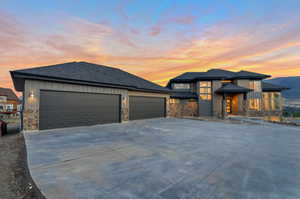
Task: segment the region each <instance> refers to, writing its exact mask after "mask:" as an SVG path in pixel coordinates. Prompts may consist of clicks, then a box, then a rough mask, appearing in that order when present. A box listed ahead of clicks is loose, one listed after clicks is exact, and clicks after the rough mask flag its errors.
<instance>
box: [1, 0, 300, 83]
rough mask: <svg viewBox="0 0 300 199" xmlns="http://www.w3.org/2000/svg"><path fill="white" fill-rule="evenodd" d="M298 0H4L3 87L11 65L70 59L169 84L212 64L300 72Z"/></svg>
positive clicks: (276, 72)
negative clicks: (116, 68)
mask: <svg viewBox="0 0 300 199" xmlns="http://www.w3.org/2000/svg"><path fill="white" fill-rule="evenodd" d="M299 10H300V1H299V0H265V1H262V0H215V1H214V0H23V1H20V0H0V86H1V87H12V83H11V78H10V75H9V71H10V70H16V69H21V68H28V67H32V66H44V65H51V64H57V63H64V62H70V61H88V62H93V63H97V64H103V65H109V66H113V67H118V68H121V69H124V70H126V71H128V72H131V73H134V74H137V75H140V76H142V77H144V78H146V79H148V80H152V81H154V82H156V83H158V84H161V85H165V83H166V82H167V81H168V80H169V78H172V77H175V76H177V75H179V74H181V73H183V72H187V71H206V70H207V69H210V68H223V69H229V70H234V71H236V70H241V69H243V70H250V71H255V72H261V73H267V74H271V75H272V76H273V77H279V76H300V11H299Z"/></svg>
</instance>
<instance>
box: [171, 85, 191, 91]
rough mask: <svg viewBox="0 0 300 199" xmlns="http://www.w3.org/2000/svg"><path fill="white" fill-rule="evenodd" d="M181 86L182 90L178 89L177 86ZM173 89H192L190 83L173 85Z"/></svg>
mask: <svg viewBox="0 0 300 199" xmlns="http://www.w3.org/2000/svg"><path fill="white" fill-rule="evenodd" d="M178 85H181V86H182V87H181V88H176V86H178ZM185 86H186V87H185ZM172 89H176V90H189V89H191V84H189V83H173V84H172Z"/></svg>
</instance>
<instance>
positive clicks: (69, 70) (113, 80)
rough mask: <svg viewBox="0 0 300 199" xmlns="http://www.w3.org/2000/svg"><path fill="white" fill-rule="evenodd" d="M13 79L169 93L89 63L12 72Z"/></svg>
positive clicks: (109, 68)
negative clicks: (76, 82) (47, 79)
mask: <svg viewBox="0 0 300 199" xmlns="http://www.w3.org/2000/svg"><path fill="white" fill-rule="evenodd" d="M11 73H12V76H13V78H14V77H15V76H17V75H23V76H26V77H27V76H28V77H29V76H30V78H36V77H39V78H41V77H44V78H51V79H59V80H75V81H80V82H82V83H84V82H90V83H100V84H105V85H115V86H122V87H128V88H131V89H133V90H149V91H160V92H167V91H169V89H167V88H164V87H161V86H159V85H157V84H154V83H152V82H150V81H147V80H145V79H142V78H140V77H137V76H135V75H133V74H130V73H128V72H125V71H123V70H120V69H118V68H112V67H108V66H103V65H98V64H92V63H88V62H70V63H64V64H57V65H51V66H44V67H36V68H30V69H24V70H16V71H12V72H11Z"/></svg>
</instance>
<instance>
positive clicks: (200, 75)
mask: <svg viewBox="0 0 300 199" xmlns="http://www.w3.org/2000/svg"><path fill="white" fill-rule="evenodd" d="M268 77H270V76H269V75H264V74H260V73H254V72H249V71H239V72H232V71H228V70H222V69H211V70H208V71H207V72H187V73H183V74H181V75H179V76H177V77H175V78H173V79H171V80H170V81H171V82H190V81H198V80H216V79H264V78H268Z"/></svg>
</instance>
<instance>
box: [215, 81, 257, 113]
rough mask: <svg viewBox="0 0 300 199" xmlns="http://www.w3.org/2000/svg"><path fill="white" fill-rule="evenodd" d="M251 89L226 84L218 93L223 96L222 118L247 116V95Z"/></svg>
mask: <svg viewBox="0 0 300 199" xmlns="http://www.w3.org/2000/svg"><path fill="white" fill-rule="evenodd" d="M250 91H251V89H248V88H245V87H241V86H237V85H235V84H233V83H226V84H224V85H223V86H222V87H221V88H219V89H218V90H217V91H216V93H217V94H218V95H221V96H222V117H227V116H228V115H245V114H246V112H247V93H248V92H250Z"/></svg>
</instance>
